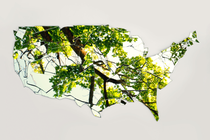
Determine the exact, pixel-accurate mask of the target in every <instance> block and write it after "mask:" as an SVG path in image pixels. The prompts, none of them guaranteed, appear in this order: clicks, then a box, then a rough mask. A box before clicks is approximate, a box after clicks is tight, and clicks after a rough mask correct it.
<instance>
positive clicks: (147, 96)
mask: <svg viewBox="0 0 210 140" xmlns="http://www.w3.org/2000/svg"><path fill="white" fill-rule="evenodd" d="M21 32H23V34H24V36H23V34H22V35H21ZM14 35H15V38H16V42H15V47H14V55H13V56H14V59H15V61H17V63H18V65H19V71H18V73H20V71H21V70H20V64H19V61H20V59H22V60H24V62H25V64H26V63H27V64H28V66H29V65H30V66H31V68H32V69H33V70H34V72H35V73H39V74H46V73H52V74H53V75H52V76H51V78H49V82H50V83H51V89H49V90H48V91H44V90H43V89H41V88H40V87H38V86H36V85H33V84H31V83H27V84H28V85H30V86H34V87H36V88H38V89H39V90H38V91H36V93H38V92H39V91H41V90H42V91H44V92H45V94H47V93H48V92H50V91H54V94H53V97H54V98H63V97H71V98H72V99H74V100H75V101H77V102H80V103H83V104H87V105H88V106H89V107H90V109H91V110H92V112H93V114H94V115H95V116H98V117H100V114H99V112H101V111H102V110H103V109H105V108H107V107H109V106H112V105H114V104H120V103H121V104H126V103H127V102H134V99H137V100H138V101H140V102H142V103H143V104H144V105H145V106H146V107H147V108H148V109H150V111H151V112H152V113H153V115H154V117H155V119H156V120H158V119H159V117H158V110H157V104H156V101H157V100H156V97H157V88H159V89H162V88H164V87H165V86H166V85H167V84H168V83H169V82H170V79H169V78H170V74H171V72H172V71H173V68H174V66H175V64H176V63H177V62H178V60H179V59H180V58H182V57H183V56H184V54H185V52H186V50H187V47H189V46H191V45H193V42H198V40H197V34H196V32H195V31H194V32H193V33H192V34H191V35H190V37H188V38H186V39H184V40H183V41H181V42H180V43H172V45H171V46H170V47H169V48H168V49H165V50H163V51H161V53H160V54H158V55H156V56H153V57H146V55H147V52H148V51H147V49H146V48H142V49H141V54H140V55H137V56H132V57H130V58H129V57H128V53H127V52H126V51H125V45H124V44H126V43H127V44H128V45H127V48H128V47H130V48H131V49H132V48H135V45H134V44H135V43H136V42H138V41H141V39H140V38H138V37H131V36H129V32H128V31H127V30H125V29H122V28H111V27H109V26H108V25H101V26H84V25H77V26H72V27H64V28H62V29H60V28H59V27H58V26H35V27H19V31H14ZM23 57H24V58H23ZM110 58H112V59H113V60H115V61H113V60H111V59H110ZM64 60H65V62H64ZM50 64H51V65H53V66H54V72H50V71H49V70H48V69H49V68H48V66H49V65H50ZM26 77H27V76H26ZM78 87H80V88H82V89H87V90H89V93H88V98H86V99H82V96H80V95H81V93H76V94H75V92H74V94H73V90H74V89H75V88H78ZM97 92H100V94H97V97H98V99H95V98H96V93H97ZM99 95H100V96H99Z"/></svg>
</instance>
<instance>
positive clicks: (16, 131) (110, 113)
mask: <svg viewBox="0 0 210 140" xmlns="http://www.w3.org/2000/svg"><path fill="white" fill-rule="evenodd" d="M209 5H210V2H209V1H208V0H199V1H198V0H174V1H171V0H148V1H143V0H129V1H126V2H124V1H120V0H117V1H115V0H106V1H99V0H94V1H93V0H87V1H85V0H83V1H78V2H76V0H74V1H72V0H66V1H64V0H59V1H56V2H54V1H44V0H36V1H29V0H18V1H15V0H7V1H1V2H0V47H1V54H0V62H1V68H0V74H1V80H0V82H1V84H0V87H1V90H0V95H1V96H0V139H1V140H71V139H72V140H82V139H86V140H87V139H91V140H96V139H100V140H107V139H121V140H126V139H132V140H133V139H134V140H135V139H138V140H188V139H189V140H209V139H210V135H209V131H210V129H209V125H210V120H209V118H210V113H209V111H210V109H209V107H210V104H209V99H210V92H209V88H208V86H209V78H210V74H209V72H210V55H209V54H210V43H209V40H210V16H209V14H210V8H209ZM78 24H85V25H87V24H88V25H91V24H94V25H100V24H109V25H110V26H111V27H121V28H125V29H127V30H128V31H131V35H138V36H140V37H141V38H142V40H143V41H144V43H145V47H148V48H149V54H148V56H151V55H154V54H156V53H158V52H159V51H161V50H163V49H165V48H167V47H169V46H170V44H171V43H172V42H179V41H181V40H182V39H184V38H185V37H187V36H188V35H189V33H190V32H192V31H194V30H196V31H197V34H198V40H199V41H200V43H199V44H196V45H193V46H192V47H191V48H189V49H188V51H187V53H186V55H185V56H184V57H183V58H182V59H181V60H180V61H179V63H178V64H177V66H176V67H175V70H174V72H173V74H172V80H173V81H172V82H171V83H170V84H169V85H168V86H167V87H165V88H164V89H162V90H159V91H158V109H159V114H160V120H159V121H158V122H156V121H155V119H154V117H153V115H152V113H151V112H150V111H149V110H148V109H147V108H146V107H145V106H144V105H143V104H141V103H138V102H136V103H130V104H127V105H125V106H122V105H115V106H112V107H110V108H108V109H106V110H104V111H103V112H102V113H101V115H102V118H96V117H94V116H93V115H92V113H91V111H90V109H89V108H88V107H87V106H82V107H81V108H80V107H78V106H77V105H76V104H75V102H73V101H71V100H56V99H50V98H46V97H43V96H40V95H35V94H34V93H33V92H32V91H31V90H30V89H28V88H24V87H23V84H22V83H21V80H20V78H19V77H18V75H17V74H16V73H15V71H14V67H13V58H12V52H13V46H14V36H13V30H17V29H18V27H19V26H35V25H58V26H60V27H63V26H68V25H78Z"/></svg>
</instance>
